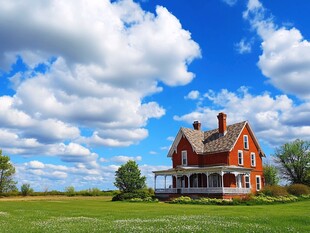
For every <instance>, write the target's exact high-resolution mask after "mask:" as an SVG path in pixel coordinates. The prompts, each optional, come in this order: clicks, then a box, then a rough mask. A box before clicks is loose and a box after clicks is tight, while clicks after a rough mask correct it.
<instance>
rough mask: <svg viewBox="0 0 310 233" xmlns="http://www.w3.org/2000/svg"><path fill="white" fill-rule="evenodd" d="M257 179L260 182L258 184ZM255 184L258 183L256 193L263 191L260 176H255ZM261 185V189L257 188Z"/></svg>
mask: <svg viewBox="0 0 310 233" xmlns="http://www.w3.org/2000/svg"><path fill="white" fill-rule="evenodd" d="M257 179H258V180H259V182H257ZM255 182H256V191H259V190H261V189H262V179H261V177H260V176H255ZM258 184H259V187H258V188H257V185H258Z"/></svg>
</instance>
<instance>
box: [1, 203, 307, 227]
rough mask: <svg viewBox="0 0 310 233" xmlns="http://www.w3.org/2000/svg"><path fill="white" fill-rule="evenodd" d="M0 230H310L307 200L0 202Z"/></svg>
mask: <svg viewBox="0 0 310 233" xmlns="http://www.w3.org/2000/svg"><path fill="white" fill-rule="evenodd" d="M0 232H1V233H2V232H14V233H19V232H40V233H41V232H53V233H56V232H72V233H76V232H268V233H269V232H281V233H284V232H294V233H296V232H310V201H301V202H295V203H289V204H275V205H257V206H213V205H210V206H208V205H207V206H206V205H205V206H204V205H180V204H168V203H128V202H111V201H110V198H107V197H88V198H86V197H72V198H68V197H42V198H39V197H35V198H31V197H30V198H14V199H0Z"/></svg>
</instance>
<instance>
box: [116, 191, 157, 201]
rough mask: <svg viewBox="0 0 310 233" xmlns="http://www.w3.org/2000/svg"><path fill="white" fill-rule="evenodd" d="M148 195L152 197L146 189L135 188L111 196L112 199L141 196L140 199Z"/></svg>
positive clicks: (128, 198) (127, 198)
mask: <svg viewBox="0 0 310 233" xmlns="http://www.w3.org/2000/svg"><path fill="white" fill-rule="evenodd" d="M148 197H152V196H151V195H150V193H149V192H148V190H136V191H133V192H128V193H127V192H126V193H125V192H121V193H119V194H116V195H115V196H114V197H113V198H112V201H126V200H130V199H133V198H141V199H146V198H148Z"/></svg>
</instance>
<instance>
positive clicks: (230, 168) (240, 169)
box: [153, 165, 253, 175]
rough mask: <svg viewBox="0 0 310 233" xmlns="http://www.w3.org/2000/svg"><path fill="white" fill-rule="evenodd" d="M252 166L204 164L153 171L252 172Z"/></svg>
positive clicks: (155, 172)
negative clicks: (201, 165) (202, 165)
mask: <svg viewBox="0 0 310 233" xmlns="http://www.w3.org/2000/svg"><path fill="white" fill-rule="evenodd" d="M252 170H253V169H252V168H244V167H238V166H223V165H220V166H204V167H189V166H179V167H176V168H171V169H168V170H161V171H153V173H154V174H155V175H178V174H188V173H192V174H193V173H206V172H231V173H233V172H239V173H250V172H251V171H252Z"/></svg>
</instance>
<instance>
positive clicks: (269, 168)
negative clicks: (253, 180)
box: [263, 164, 279, 185]
mask: <svg viewBox="0 0 310 233" xmlns="http://www.w3.org/2000/svg"><path fill="white" fill-rule="evenodd" d="M263 172H264V178H265V185H278V183H279V177H278V169H277V168H276V167H275V166H273V165H267V164H265V165H264V166H263Z"/></svg>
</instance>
